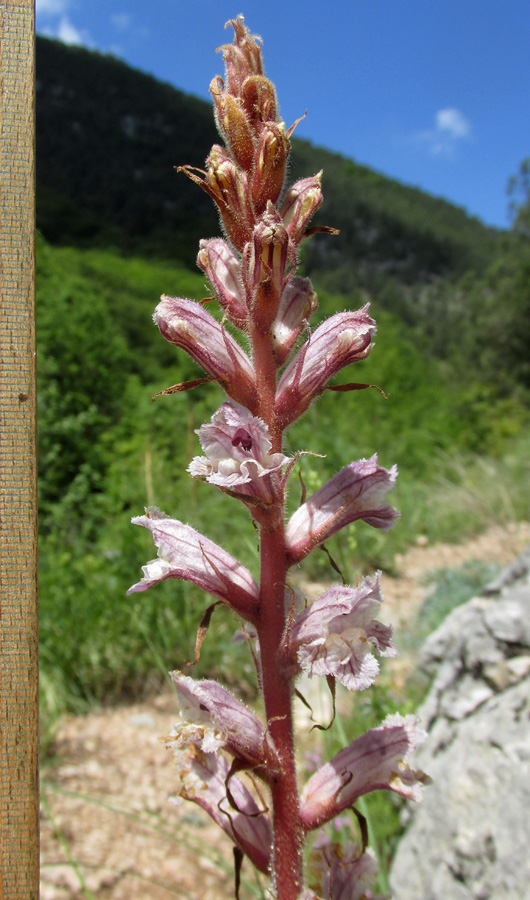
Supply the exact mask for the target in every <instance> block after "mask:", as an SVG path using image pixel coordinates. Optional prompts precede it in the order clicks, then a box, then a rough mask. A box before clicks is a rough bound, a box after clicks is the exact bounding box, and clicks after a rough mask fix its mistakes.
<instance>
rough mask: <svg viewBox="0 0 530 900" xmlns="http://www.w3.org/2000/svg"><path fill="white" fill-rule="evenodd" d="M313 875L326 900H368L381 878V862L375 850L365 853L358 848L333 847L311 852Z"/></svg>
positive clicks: (311, 871)
mask: <svg viewBox="0 0 530 900" xmlns="http://www.w3.org/2000/svg"><path fill="white" fill-rule="evenodd" d="M309 871H310V874H311V876H312V879H311V880H312V881H313V883H314V884H315V887H316V889H317V890H318V896H319V897H320V898H322V900H364V898H365V897H366V891H367V890H369V888H370V887H371V885H372V884H373V883H374V881H375V879H376V877H377V860H376V858H375V855H374V853H373V851H372V850H366V852H365V853H361V852H360V848H359V847H358V846H356V845H355V844H352V843H346V844H329V845H328V846H326V847H322V848H319V849H318V850H313V851H312V852H311V856H310V858H309Z"/></svg>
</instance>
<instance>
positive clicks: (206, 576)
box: [127, 508, 259, 621]
mask: <svg viewBox="0 0 530 900" xmlns="http://www.w3.org/2000/svg"><path fill="white" fill-rule="evenodd" d="M132 522H133V524H134V525H143V527H144V528H148V529H149V531H151V533H152V535H153V539H154V542H155V546H156V548H157V550H158V557H159V558H158V559H154V560H152V561H151V562H149V563H147V565H146V566H143V567H142V569H143V573H144V577H143V578H142V579H141V581H139V582H138V583H137V584H134V585H133V586H132V587H131V588H129V590H128V591H127V593H128V594H133V593H135V592H138V591H146V590H148V588H150V587H152V586H153V585H154V584H158V583H159V582H160V581H164V580H165V579H166V578H181V579H183V580H184V581H191V582H193V584H196V585H197V587H200V588H201V589H202V590H204V591H208V593H210V594H212V595H213V596H214V597H217V598H218V599H219V600H222V601H223V602H224V603H228V604H229V605H230V606H232V607H233V608H234V609H235V610H236V611H237V612H238V613H239V614H240V615H242V616H243V617H244V618H246V619H248V620H249V621H253V620H254V618H255V613H256V610H257V604H258V598H259V588H258V586H257V584H256V582H255V581H254V579H253V577H252V575H251V574H250V572H249V571H248V569H246V568H245V567H244V566H243V565H241V563H240V562H238V561H237V559H234V557H233V556H231V555H230V553H227V551H226V550H223V549H222V547H219V546H218V545H217V544H215V543H214V542H213V541H210V540H209V539H208V538H206V537H204V536H203V535H202V534H200V533H199V532H198V531H195V529H194V528H191V527H190V526H189V525H184V524H183V523H182V522H179V521H178V520H177V519H170V518H169V516H166V515H165V513H162V512H160V510H157V509H154V508H151V509H149V510H148V511H147V514H146V515H145V516H136V517H135V518H134V519H132Z"/></svg>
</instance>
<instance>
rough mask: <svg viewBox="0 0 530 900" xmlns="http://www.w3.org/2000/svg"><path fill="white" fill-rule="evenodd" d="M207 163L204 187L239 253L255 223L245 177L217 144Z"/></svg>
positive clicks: (248, 238)
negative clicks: (217, 209) (216, 207)
mask: <svg viewBox="0 0 530 900" xmlns="http://www.w3.org/2000/svg"><path fill="white" fill-rule="evenodd" d="M206 162H207V167H208V169H207V173H206V179H205V182H204V185H203V186H204V188H205V190H206V191H207V193H209V194H210V196H211V197H212V199H213V200H214V201H215V203H216V204H217V206H218V208H219V212H220V213H221V218H222V220H223V225H224V227H225V230H226V233H227V235H228V237H229V238H230V240H231V241H232V243H233V245H234V247H235V248H236V250H239V251H241V250H242V249H243V247H244V246H245V244H246V242H247V241H248V240H250V236H251V234H252V226H253V224H254V214H253V212H252V206H251V203H250V196H249V185H248V178H247V175H246V173H245V172H243V171H242V170H241V169H240V168H238V166H237V165H236V163H235V162H234V161H233V159H232V158H231V157H230V155H229V154H228V153H227V152H226V150H224V149H223V147H220V146H219V145H218V144H214V146H213V147H212V149H211V151H210V155H209V157H208V159H207V161H206Z"/></svg>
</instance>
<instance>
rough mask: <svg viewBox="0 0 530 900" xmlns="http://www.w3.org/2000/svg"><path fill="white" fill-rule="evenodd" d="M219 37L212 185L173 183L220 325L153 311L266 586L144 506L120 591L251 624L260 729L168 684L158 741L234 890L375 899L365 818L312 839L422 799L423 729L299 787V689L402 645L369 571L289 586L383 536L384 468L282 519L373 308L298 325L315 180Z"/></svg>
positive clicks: (273, 104) (204, 465) (308, 298)
mask: <svg viewBox="0 0 530 900" xmlns="http://www.w3.org/2000/svg"><path fill="white" fill-rule="evenodd" d="M228 24H230V25H232V26H233V29H234V32H235V37H234V42H233V44H229V45H226V46H223V47H222V48H221V49H222V54H223V59H224V63H225V69H226V73H225V79H224V81H223V79H222V78H220V77H217V78H214V79H213V81H212V83H211V85H210V90H211V93H212V95H213V100H214V104H215V116H216V121H217V126H218V129H219V132H220V135H221V137H222V139H223V141H224V146H221V145H219V144H215V145H214V146H213V147H212V149H211V152H210V155H209V156H208V159H207V161H206V170H205V171H203V170H200V169H195V168H193V167H191V166H188V165H186V166H182V168H181V170H182V171H183V172H185V174H186V175H188V177H189V178H191V179H192V180H193V181H194V182H196V184H198V185H199V186H200V187H201V188H202V189H203V190H204V191H206V193H207V194H209V195H210V197H211V198H212V199H213V201H214V203H215V204H216V205H217V208H218V210H219V213H220V218H221V222H222V227H223V231H224V234H225V238H224V239H223V238H210V239H208V240H203V241H201V243H200V249H199V255H198V260H197V261H198V265H199V266H200V268H201V269H202V270H203V272H204V273H205V275H206V277H207V279H208V281H209V283H210V285H211V289H212V293H213V299H215V300H217V302H218V303H219V304H220V306H221V308H222V316H220V317H219V319H220V320H218V319H216V318H214V317H213V316H212V315H211V313H210V312H208V310H207V309H206V308H205V305H204V303H200V302H194V301H192V300H182V299H176V298H173V297H167V296H163V297H162V299H161V301H160V303H159V305H158V306H157V308H156V311H155V314H154V320H155V322H156V324H157V325H158V327H159V329H160V331H161V332H162V334H163V336H164V337H165V338H166V339H167V340H168V341H170V343H172V344H174V345H175V346H176V347H181V348H182V349H184V350H185V351H186V352H187V353H188V354H189V355H190V356H191V357H192V358H193V359H194V360H195V361H196V362H197V363H198V364H199V365H200V366H201V367H202V368H203V369H204V370H205V372H206V377H204V378H200V379H195V380H194V381H192V382H186V383H184V384H181V385H176V386H175V387H174V388H170V389H168V392H175V391H178V390H188V389H191V388H193V387H195V386H196V385H197V384H199V383H200V384H202V383H204V382H206V381H217V382H218V383H219V384H220V385H221V386H222V387H223V389H224V390H225V391H226V395H227V400H226V402H225V403H223V405H222V406H221V408H220V409H218V410H217V412H215V413H214V414H213V416H212V419H211V421H210V422H209V423H206V424H204V425H202V427H201V428H199V430H198V432H197V433H198V437H199V440H200V443H201V446H202V450H203V454H204V455H202V456H197V457H195V459H193V460H192V461H191V463H190V465H189V468H188V472H189V473H190V475H191V476H192V477H193V478H197V479H200V480H201V481H206V482H208V483H209V484H211V485H213V486H214V487H216V488H217V489H219V490H221V491H223V492H224V493H226V494H229V495H230V496H231V497H233V498H234V500H238V501H240V502H241V503H243V504H244V505H245V506H246V507H247V509H248V511H249V513H250V516H251V517H252V519H253V520H254V524H255V526H256V528H257V530H258V532H259V546H260V566H261V570H260V577H259V581H256V580H255V579H254V577H253V576H252V574H251V573H250V572H249V571H248V569H246V568H245V567H244V566H243V565H241V563H239V562H238V560H237V559H235V558H234V557H233V556H231V555H230V554H229V553H228V552H227V551H226V550H223V548H222V547H220V546H218V545H217V544H215V543H214V542H213V541H211V540H209V539H208V538H207V537H205V536H203V535H202V534H200V533H199V532H198V531H195V529H194V528H193V527H192V526H191V525H187V524H184V523H183V522H181V521H179V520H177V519H172V518H169V516H167V515H165V514H164V513H162V512H160V511H159V510H158V509H148V510H147V511H146V513H145V515H143V516H138V517H137V518H134V519H133V522H134V523H135V524H137V525H143V526H144V527H145V528H148V529H149V531H151V533H152V535H153V539H154V543H155V545H156V548H157V551H158V558H157V559H156V560H153V561H152V562H149V563H147V565H146V566H144V567H143V573H144V574H143V578H142V579H141V581H139V582H138V584H135V585H134V586H133V587H132V588H131V589H130V593H131V592H135V591H146V590H148V589H149V588H151V587H154V585H156V584H158V583H159V582H160V581H163V580H165V579H166V578H180V579H185V580H187V581H191V582H193V583H194V584H195V585H197V586H198V587H200V588H201V589H203V590H204V591H207V592H208V593H209V594H211V595H212V596H213V597H215V598H216V603H219V602H220V603H224V604H226V605H228V606H229V607H231V608H232V610H233V611H234V613H235V614H236V618H237V620H238V621H239V623H242V625H243V632H244V635H245V637H246V639H247V640H248V642H249V645H250V649H251V653H252V658H253V661H254V664H255V666H256V670H257V680H258V685H259V688H260V691H261V693H262V705H263V709H264V714H263V717H262V718H259V717H258V716H257V715H255V714H254V713H253V712H251V711H250V710H249V709H248V708H247V707H246V706H245V705H244V704H243V703H242V702H241V701H240V700H238V699H237V698H236V697H235V696H234V695H233V694H232V693H231V692H230V691H228V690H227V689H226V688H225V687H222V685H220V684H218V683H217V682H215V681H210V680H194V679H193V678H191V677H189V676H186V675H183V674H181V673H180V672H173V673H172V679H173V681H174V684H175V687H176V690H177V693H178V697H179V703H180V713H181V720H182V722H181V724H178V725H177V726H176V727H175V729H174V731H173V733H172V735H171V737H170V739H169V746H170V747H171V748H172V750H173V751H174V753H175V757H176V764H177V770H178V779H179V781H178V789H177V793H178V795H179V796H180V797H182V798H184V799H186V800H191V801H193V802H194V803H198V804H199V805H200V806H201V807H202V808H203V809H205V810H206V811H207V812H208V813H209V815H210V816H211V817H212V819H214V820H215V822H217V824H218V825H219V826H220V828H222V829H223V831H225V832H226V834H228V835H229V837H230V838H231V840H232V841H233V843H234V845H235V846H234V855H235V860H236V885H238V883H239V868H240V866H241V862H242V860H243V858H244V857H248V859H249V860H250V862H251V863H252V864H253V865H254V866H255V867H256V868H257V869H258V870H259V872H262V873H265V874H267V875H269V876H270V878H271V881H270V884H271V888H270V890H271V892H272V896H274V897H275V898H276V900H297V898H303V900H315V898H324V900H330V898H333V900H360V898H363V897H370V896H373V895H372V894H371V892H370V887H371V885H372V884H373V882H374V878H375V876H376V870H377V866H376V861H375V857H374V855H373V853H372V852H371V850H369V849H367V847H366V829H365V828H364V827H363V819H362V816H361V814H360V813H357V817H358V819H359V822H360V823H361V827H360V828H359V829H358V831H359V834H360V835H361V837H360V838H359V840H358V842H357V843H354V842H353V841H352V842H349V843H341V844H337V843H334V842H333V841H332V839H331V838H330V837H328V836H327V835H326V830H325V829H324V830H323V831H322V832H320V833H319V834H318V836H316V835H312V832H315V830H316V829H320V828H321V827H322V826H325V825H326V823H328V822H330V821H331V820H333V819H334V818H335V817H337V816H338V815H339V814H340V813H342V812H343V811H344V810H346V809H353V810H354V812H355V806H354V805H355V803H356V801H357V800H358V798H359V797H361V796H362V795H363V794H366V793H368V792H369V791H373V790H374V789H381V788H383V789H387V790H390V791H394V792H395V793H396V794H399V795H400V796H401V797H406V798H412V799H414V800H418V799H420V796H421V791H422V787H423V783H424V782H425V776H424V775H423V774H422V773H421V772H415V771H413V770H412V769H411V768H410V765H409V757H410V754H411V753H412V751H413V750H414V748H415V747H416V746H417V745H418V743H419V742H421V741H422V740H423V738H424V733H423V732H422V731H421V730H420V729H419V727H418V723H417V721H416V720H415V718H414V717H413V716H404V717H403V716H400V715H391V716H389V717H387V718H386V719H385V721H383V723H382V724H381V726H380V727H378V728H374V729H373V730H371V731H369V732H367V733H366V734H364V735H363V736H362V737H360V738H358V739H357V740H355V741H354V742H353V743H352V744H350V746H348V747H346V748H345V749H343V750H341V751H340V752H339V753H337V755H336V756H334V757H333V758H332V759H331V760H330V761H329V762H327V763H326V764H325V765H322V766H321V768H319V769H318V770H317V771H316V772H314V774H313V775H312V776H311V777H310V778H309V779H308V780H307V781H306V782H305V784H300V783H299V781H300V780H301V776H299V775H298V773H297V766H296V750H295V745H294V733H293V697H294V695H295V691H296V688H295V685H296V680H297V677H298V676H299V675H300V674H301V673H305V674H306V675H308V676H314V677H316V676H322V677H324V678H325V679H326V680H327V683H328V685H329V687H330V688H331V691H332V694H333V695H334V686H335V680H336V679H338V680H339V682H341V683H342V684H343V685H344V686H345V687H346V688H347V689H348V690H350V691H361V690H365V689H366V688H368V687H369V686H370V685H371V684H373V682H374V680H375V678H376V676H377V673H378V670H379V664H378V662H377V660H376V655H377V654H378V655H379V656H394V655H395V654H396V649H395V646H394V644H393V641H392V632H391V628H390V627H389V626H387V625H384V624H382V623H381V622H380V621H378V619H377V615H378V612H379V609H380V606H381V603H382V599H383V598H382V595H381V591H380V585H379V576H378V575H376V576H375V577H367V578H364V579H363V580H362V581H361V582H360V583H359V584H357V585H356V586H354V587H349V586H347V585H344V584H341V585H339V586H337V587H330V588H328V589H327V590H326V591H325V592H324V593H323V594H322V596H321V597H319V598H318V599H317V600H316V601H315V602H313V603H312V604H310V605H308V604H307V603H306V602H305V601H304V598H303V597H301V596H300V595H299V592H298V591H297V590H296V589H295V587H294V586H292V585H291V584H290V582H289V570H290V569H291V568H292V567H293V566H295V565H296V564H298V563H300V562H301V560H303V559H304V558H305V557H306V556H307V555H308V554H309V553H311V551H312V550H314V549H315V548H316V547H319V546H320V545H322V544H323V542H324V541H325V540H326V539H327V538H329V537H330V536H331V535H333V534H334V533H336V532H337V531H339V530H340V529H341V528H344V527H345V526H346V525H348V524H349V523H351V522H354V521H356V520H360V519H362V520H363V521H364V522H366V523H367V524H368V525H371V526H372V527H373V528H382V529H388V528H390V527H391V526H392V525H393V524H394V523H395V521H396V519H397V517H398V513H397V511H396V510H395V509H394V508H393V507H392V506H390V505H389V504H388V503H386V502H385V496H386V494H387V492H388V491H389V490H390V489H391V488H392V486H393V485H394V482H395V478H396V474H397V473H396V468H395V467H393V468H392V469H385V468H383V467H382V466H380V465H379V463H378V461H377V456H375V455H374V456H372V457H371V459H362V460H360V461H358V462H351V463H349V465H347V466H345V468H343V469H342V470H341V471H340V472H338V474H336V475H335V476H334V477H333V478H332V479H331V480H330V481H329V482H328V483H327V484H325V485H324V487H321V488H320V489H319V490H317V491H316V493H314V494H313V495H312V496H310V497H309V498H308V499H305V501H304V502H302V503H301V505H300V506H299V508H298V509H297V510H296V512H295V513H294V514H293V515H292V516H291V517H290V518H289V519H288V520H286V512H285V496H286V488H287V482H288V480H289V478H290V477H291V475H292V474H293V469H294V467H295V465H296V461H297V458H298V457H299V455H300V453H297V454H295V455H293V456H291V457H289V456H286V455H285V453H284V452H283V450H282V442H283V435H284V432H285V430H286V428H287V427H288V426H289V425H290V424H291V423H292V422H294V421H295V420H296V419H298V418H299V417H300V416H302V415H303V413H304V412H305V411H306V410H307V409H308V407H309V405H310V404H311V403H312V402H313V401H314V400H315V399H316V398H318V396H319V395H320V394H321V393H322V392H323V391H324V390H326V388H327V387H329V384H328V383H329V381H330V379H331V378H332V377H333V376H334V375H335V374H336V373H337V372H339V371H340V370H341V369H343V368H344V367H345V366H347V365H349V364H350V363H353V362H356V361H357V360H361V359H365V358H366V357H367V356H368V354H369V353H370V351H371V349H372V346H373V344H372V339H373V336H374V334H375V330H376V326H375V322H374V320H373V319H372V318H371V317H370V315H369V309H368V305H366V306H364V307H363V308H362V309H359V310H357V311H356V312H338V313H336V314H335V315H333V316H331V318H329V319H327V320H326V321H324V322H323V323H322V324H321V325H319V326H318V327H317V328H315V329H314V330H313V329H312V327H311V325H310V316H311V315H312V314H313V313H314V312H315V310H316V308H317V297H316V295H315V293H314V292H313V290H312V287H311V283H310V281H309V279H307V278H302V277H300V276H298V275H297V274H296V268H297V264H298V258H299V246H300V243H301V241H302V240H304V239H305V238H307V237H308V236H310V235H311V234H312V233H314V232H315V231H327V232H331V231H333V229H330V228H318V227H311V226H310V224H309V223H310V221H311V217H312V216H313V214H314V213H315V211H316V210H317V209H318V208H319V206H320V205H321V203H322V191H321V176H320V174H317V175H313V176H310V177H308V178H303V179H302V180H300V181H297V182H296V183H295V184H293V185H292V186H291V187H289V188H287V189H286V190H285V189H284V178H285V173H286V168H287V161H288V156H289V149H290V138H291V135H292V132H293V130H294V127H295V126H294V125H293V127H292V128H290V129H286V127H285V124H284V122H282V120H281V119H280V116H279V112H278V104H277V99H276V92H275V88H274V85H273V84H272V83H271V81H269V80H268V79H267V78H266V77H265V75H264V71H263V63H262V57H261V41H260V40H259V39H258V38H256V37H254V36H252V35H251V34H250V32H249V31H248V30H247V28H246V26H245V25H244V21H243V17H242V16H239V17H238V18H237V19H235V20H233V21H231V22H230V23H228ZM295 124H296V123H295ZM233 332H235V333H237V332H239V335H240V337H241V338H242V339H241V340H236V339H235V337H234V336H233ZM243 345H244V346H245V347H246V349H243ZM343 387H346V388H350V389H356V388H359V387H366V385H356V384H350V385H345V386H343ZM214 605H215V604H214ZM211 608H212V607H210V608H209V610H208V612H207V613H206V614H205V616H204V618H203V621H202V622H201V624H200V627H199V632H198V642H197V643H198V646H200V643H201V641H202V639H203V637H204V633H205V631H206V628H207V622H208V621H209V616H210V614H211ZM308 838H309V839H310V841H311V843H312V850H311V853H310V857H309V864H308V866H307V871H308V873H309V874H308V880H307V883H306V884H304V872H303V858H304V857H303V851H304V845H305V842H306V839H308ZM236 891H237V887H236Z"/></svg>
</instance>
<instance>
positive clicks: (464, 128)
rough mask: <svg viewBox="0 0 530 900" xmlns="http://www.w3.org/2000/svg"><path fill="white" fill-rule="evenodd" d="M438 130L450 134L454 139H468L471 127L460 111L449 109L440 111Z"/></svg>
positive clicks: (437, 114) (437, 122)
mask: <svg viewBox="0 0 530 900" xmlns="http://www.w3.org/2000/svg"><path fill="white" fill-rule="evenodd" d="M436 128H437V130H438V131H439V132H442V133H448V134H450V135H451V137H453V138H462V137H467V136H468V135H469V133H470V132H471V126H470V124H469V122H468V121H467V119H466V118H465V116H463V115H462V113H461V112H460V110H458V109H454V108H453V107H449V108H448V109H439V110H438V112H437V113H436Z"/></svg>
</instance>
